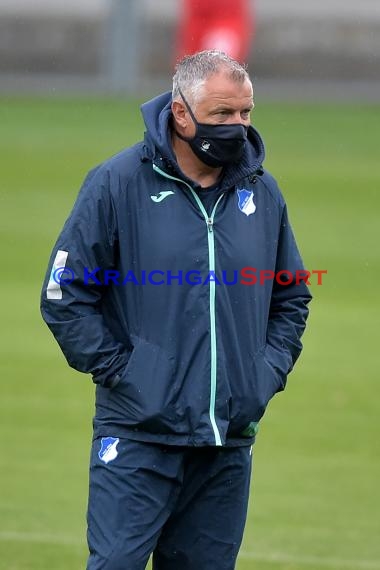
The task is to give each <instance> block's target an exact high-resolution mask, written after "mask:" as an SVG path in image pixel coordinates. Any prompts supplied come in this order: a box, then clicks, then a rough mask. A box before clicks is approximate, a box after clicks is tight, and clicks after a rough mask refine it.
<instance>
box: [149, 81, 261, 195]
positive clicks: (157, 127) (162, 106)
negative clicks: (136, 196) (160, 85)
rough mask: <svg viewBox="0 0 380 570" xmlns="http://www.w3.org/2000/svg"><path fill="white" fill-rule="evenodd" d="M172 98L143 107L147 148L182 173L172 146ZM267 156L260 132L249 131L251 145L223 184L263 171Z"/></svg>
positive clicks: (165, 95) (166, 95)
mask: <svg viewBox="0 0 380 570" xmlns="http://www.w3.org/2000/svg"><path fill="white" fill-rule="evenodd" d="M171 103H172V96H171V92H170V91H168V92H166V93H163V94H161V95H158V96H157V97H155V98H154V99H151V100H150V101H147V102H146V103H144V104H143V105H142V106H141V113H142V116H143V119H144V122H145V126H146V129H147V130H146V133H145V145H146V147H147V150H148V151H149V155H150V157H151V158H152V159H153V160H154V158H155V157H156V156H160V157H162V158H163V159H164V160H165V161H166V163H168V164H169V165H170V166H171V167H174V168H175V169H176V170H177V171H179V167H178V164H177V162H176V159H175V155H174V152H173V149H172V145H171V137H170V119H171V117H172V111H171ZM264 157H265V149H264V143H263V140H262V138H261V136H260V135H259V133H258V132H257V130H256V129H255V128H254V127H252V126H250V127H249V128H248V144H247V145H246V149H245V152H244V155H243V158H242V159H241V160H240V161H239V163H237V164H234V165H232V166H230V167H228V168H226V171H225V175H224V184H223V185H225V184H229V185H232V184H234V183H235V182H237V181H238V180H240V179H241V178H244V177H245V176H249V175H252V174H254V173H255V172H257V171H258V170H260V169H261V168H262V164H263V161H264Z"/></svg>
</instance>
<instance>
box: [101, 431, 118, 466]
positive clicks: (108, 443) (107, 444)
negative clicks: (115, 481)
mask: <svg viewBox="0 0 380 570" xmlns="http://www.w3.org/2000/svg"><path fill="white" fill-rule="evenodd" d="M119 441H120V440H119V438H118V437H102V439H101V442H100V451H99V453H98V457H99V459H100V460H101V461H103V463H106V464H107V463H109V462H110V461H113V460H114V459H116V457H117V456H118V455H119V452H118V451H117V444H118V443H119Z"/></svg>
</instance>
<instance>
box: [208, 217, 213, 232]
mask: <svg viewBox="0 0 380 570" xmlns="http://www.w3.org/2000/svg"><path fill="white" fill-rule="evenodd" d="M213 224H214V222H213V221H212V218H208V219H207V227H208V231H209V232H212V229H213Z"/></svg>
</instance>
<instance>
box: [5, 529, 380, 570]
mask: <svg viewBox="0 0 380 570" xmlns="http://www.w3.org/2000/svg"><path fill="white" fill-rule="evenodd" d="M0 541H12V542H29V543H41V544H61V545H66V546H76V547H77V546H85V538H84V537H83V538H80V537H75V536H73V535H65V534H49V533H42V532H41V533H38V532H17V531H0ZM239 558H241V559H242V560H255V561H257V562H274V563H277V562H278V563H279V564H298V565H299V564H302V565H303V566H318V567H320V568H336V569H337V570H380V561H376V560H353V559H352V560H350V559H341V558H326V557H318V556H291V555H289V554H286V553H284V552H277V553H273V554H269V553H260V552H249V551H246V550H242V551H240V553H239Z"/></svg>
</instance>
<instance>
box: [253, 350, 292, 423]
mask: <svg viewBox="0 0 380 570" xmlns="http://www.w3.org/2000/svg"><path fill="white" fill-rule="evenodd" d="M267 350H268V347H267V346H264V347H263V348H262V349H261V350H260V351H259V352H258V353H257V354H256V356H255V358H254V363H253V366H254V370H253V374H254V390H255V396H254V399H255V408H256V409H255V411H254V414H253V417H252V421H255V422H257V421H259V419H260V418H261V417H262V416H263V415H264V412H265V410H266V407H267V405H268V404H269V401H270V400H271V399H272V398H273V396H274V395H275V394H276V393H277V392H281V390H283V389H284V387H285V385H284V382H283V380H282V377H281V374H280V373H279V372H278V371H277V370H276V368H274V366H272V364H271V363H270V362H269V360H268V358H267Z"/></svg>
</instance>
